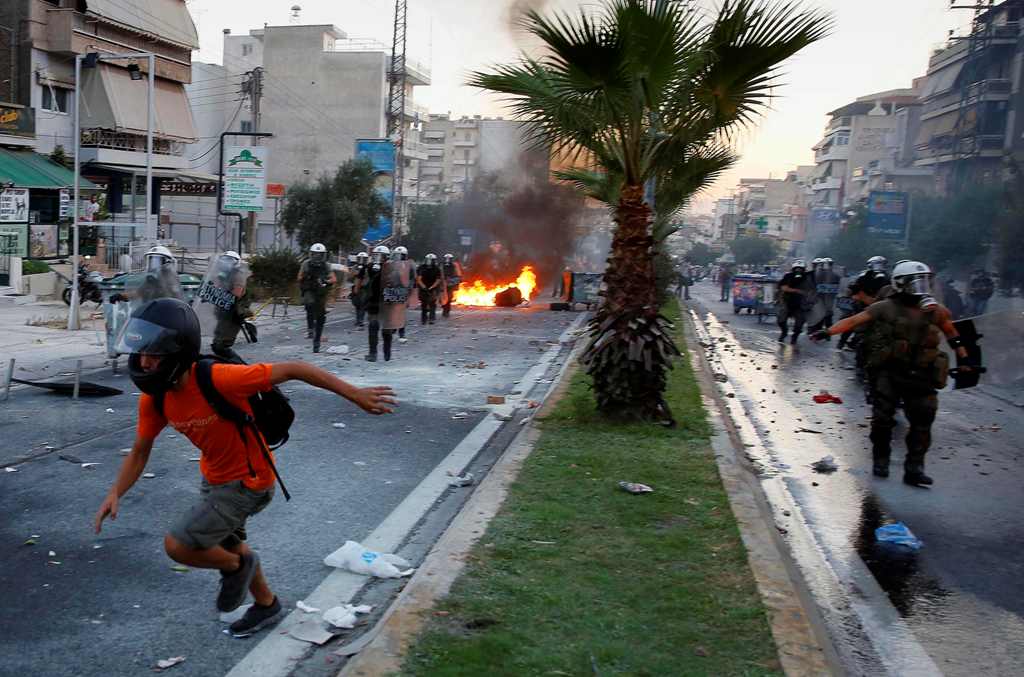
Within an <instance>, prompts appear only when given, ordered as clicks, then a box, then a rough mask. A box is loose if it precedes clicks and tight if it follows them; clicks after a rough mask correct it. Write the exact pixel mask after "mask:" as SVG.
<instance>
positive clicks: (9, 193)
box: [0, 188, 28, 223]
mask: <svg viewBox="0 0 1024 677" xmlns="http://www.w3.org/2000/svg"><path fill="white" fill-rule="evenodd" d="M0 223H28V188H4V189H3V190H2V191H0Z"/></svg>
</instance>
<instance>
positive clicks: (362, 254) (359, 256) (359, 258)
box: [356, 252, 370, 263]
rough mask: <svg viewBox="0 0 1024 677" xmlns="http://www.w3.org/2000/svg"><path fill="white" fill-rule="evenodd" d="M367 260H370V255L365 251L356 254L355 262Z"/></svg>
mask: <svg viewBox="0 0 1024 677" xmlns="http://www.w3.org/2000/svg"><path fill="white" fill-rule="evenodd" d="M369 260H370V255H369V254H367V253H366V252H359V253H358V254H356V262H357V263H366V262H367V261H369Z"/></svg>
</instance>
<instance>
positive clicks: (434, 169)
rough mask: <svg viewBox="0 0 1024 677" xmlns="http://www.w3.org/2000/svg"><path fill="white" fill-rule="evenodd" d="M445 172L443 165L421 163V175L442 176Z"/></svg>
mask: <svg viewBox="0 0 1024 677" xmlns="http://www.w3.org/2000/svg"><path fill="white" fill-rule="evenodd" d="M442 174H444V167H442V166H441V165H420V176H424V177H427V176H441V175H442Z"/></svg>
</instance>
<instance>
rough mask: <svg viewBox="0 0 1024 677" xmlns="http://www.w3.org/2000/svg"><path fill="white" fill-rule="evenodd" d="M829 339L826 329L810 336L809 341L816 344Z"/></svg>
mask: <svg viewBox="0 0 1024 677" xmlns="http://www.w3.org/2000/svg"><path fill="white" fill-rule="evenodd" d="M828 337H829V333H828V329H819V330H818V331H816V332H814V333H813V334H811V335H810V337H809V338H810V339H811V340H812V341H814V342H815V343H817V342H818V341H827V340H828Z"/></svg>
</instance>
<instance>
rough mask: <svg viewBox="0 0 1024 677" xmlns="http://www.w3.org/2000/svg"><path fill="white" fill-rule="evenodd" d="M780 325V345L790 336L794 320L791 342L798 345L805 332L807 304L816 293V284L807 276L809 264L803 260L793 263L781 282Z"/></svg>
mask: <svg viewBox="0 0 1024 677" xmlns="http://www.w3.org/2000/svg"><path fill="white" fill-rule="evenodd" d="M779 292H780V294H779V301H778V304H779V310H778V318H777V319H778V323H779V329H780V330H781V333H780V334H779V343H782V342H783V341H785V340H786V336H788V335H789V320H790V318H792V320H793V336H792V338H790V340H789V342H790V344H791V345H796V342H797V339H798V338H799V337H800V334H801V333H802V332H803V330H804V322H805V319H806V312H807V304H808V303H809V302H810V301H811V295H812V294H813V293H814V282H813V280H812V279H811V276H810V275H808V274H807V264H806V263H804V261H803V259H797V260H795V261H793V265H792V267H791V268H790V271H789V272H788V273H786V274H785V275H783V276H782V279H781V280H779Z"/></svg>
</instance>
